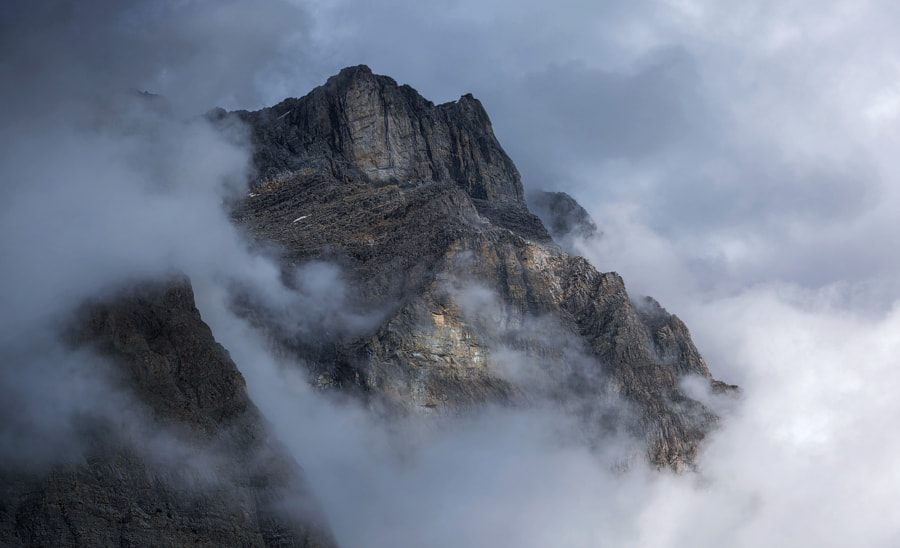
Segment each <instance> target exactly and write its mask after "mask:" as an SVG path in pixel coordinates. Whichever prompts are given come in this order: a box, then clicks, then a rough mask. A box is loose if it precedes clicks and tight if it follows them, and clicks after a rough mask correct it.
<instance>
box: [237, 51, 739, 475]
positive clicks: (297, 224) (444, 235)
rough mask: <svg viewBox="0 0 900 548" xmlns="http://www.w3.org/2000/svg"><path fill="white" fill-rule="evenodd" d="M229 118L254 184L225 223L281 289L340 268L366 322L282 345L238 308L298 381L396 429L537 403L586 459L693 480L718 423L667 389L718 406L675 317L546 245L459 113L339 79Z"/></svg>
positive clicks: (487, 128)
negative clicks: (688, 472) (246, 130)
mask: <svg viewBox="0 0 900 548" xmlns="http://www.w3.org/2000/svg"><path fill="white" fill-rule="evenodd" d="M237 115H238V116H239V117H240V118H241V119H242V120H243V121H244V122H245V123H246V124H248V125H249V126H250V128H251V132H252V133H251V137H252V140H253V144H254V147H255V154H254V161H255V165H256V169H257V178H256V179H255V181H254V182H253V184H252V192H251V193H250V195H249V196H248V197H247V198H246V199H245V200H243V201H241V202H240V203H238V204H236V206H235V207H234V210H233V219H234V221H235V222H236V223H238V224H239V225H241V226H243V227H244V228H245V229H246V230H247V231H248V233H249V234H250V235H251V236H252V237H253V238H254V239H256V240H258V241H261V242H267V243H270V244H271V243H274V244H276V245H277V246H278V248H279V249H281V250H282V251H281V253H282V255H281V258H282V260H283V263H284V265H285V270H286V272H290V269H291V268H293V267H297V266H301V265H304V264H308V263H310V262H313V261H329V262H333V263H336V264H339V265H341V267H342V269H343V272H344V273H345V275H346V276H347V277H348V283H349V284H350V286H351V287H353V288H355V290H356V293H355V296H356V299H357V302H356V303H355V306H357V307H360V308H363V309H365V308H368V309H377V310H380V311H382V315H381V316H380V317H379V318H378V321H376V322H373V324H372V325H370V326H369V327H368V328H367V329H358V330H356V331H354V332H350V331H344V332H340V333H335V332H334V331H331V332H330V333H325V332H318V333H312V334H310V333H309V332H307V333H305V334H300V333H296V332H290V330H285V329H283V328H282V327H280V326H278V325H275V323H274V322H268V323H267V320H266V318H271V316H272V315H271V314H267V313H266V312H265V311H260V310H258V309H256V310H254V309H253V306H252V305H249V304H247V305H246V306H245V307H244V313H245V314H246V315H248V317H251V318H254V321H256V322H257V323H258V325H260V326H261V327H263V328H264V329H265V328H268V329H269V331H270V333H271V334H272V336H273V338H275V339H276V340H277V341H278V344H279V346H280V347H281V348H282V349H283V350H284V352H285V353H286V354H288V355H292V356H294V357H296V358H297V359H298V360H300V361H302V362H303V363H304V364H306V366H307V367H308V368H309V370H310V374H311V378H312V379H313V382H315V383H317V384H318V385H320V386H321V387H323V388H331V389H335V390H341V391H348V392H352V393H355V394H357V395H359V396H360V397H363V398H365V399H366V400H367V401H369V402H372V403H373V404H378V405H379V407H381V406H386V407H387V408H389V409H396V410H399V411H400V412H411V413H439V414H442V413H451V414H452V413H460V412H466V411H467V410H471V409H477V408H479V407H480V406H483V405H485V404H489V403H503V404H507V405H514V406H518V405H529V402H532V403H533V402H535V401H552V402H556V403H557V404H558V405H559V406H560V407H562V408H564V409H567V410H569V411H570V412H572V413H576V414H577V415H579V416H580V417H582V418H583V420H584V422H585V431H586V432H589V433H590V434H589V437H590V438H591V439H592V440H593V441H596V442H597V443H602V442H601V441H599V440H602V439H604V438H605V436H608V435H611V434H625V435H627V436H628V437H631V438H635V437H636V438H639V439H641V440H643V443H642V444H641V446H642V448H641V449H639V450H636V452H637V453H643V454H644V455H646V458H647V459H649V460H650V461H651V462H652V463H654V464H655V465H657V466H660V467H668V468H673V469H684V468H691V467H693V466H694V464H695V460H696V457H697V451H698V445H699V443H700V441H701V440H702V439H703V437H704V435H705V434H706V433H707V432H708V431H709V429H710V428H711V427H712V425H713V424H714V423H715V422H716V420H717V419H716V417H715V415H714V414H712V413H711V412H710V411H709V410H708V409H706V408H705V407H704V406H703V405H702V404H700V403H699V402H697V401H694V400H693V399H691V398H689V397H688V396H687V395H686V394H685V393H684V392H683V391H682V390H681V389H680V388H679V381H680V379H681V378H682V377H684V376H685V375H693V376H697V377H700V378H703V379H706V381H707V382H708V383H709V385H710V386H711V387H712V388H713V389H714V390H717V391H722V390H729V389H730V387H729V386H728V385H726V384H724V383H721V382H718V381H715V380H713V379H712V377H711V375H710V372H709V370H708V369H707V366H706V363H705V362H704V361H703V358H702V357H701V356H700V354H699V352H698V351H697V349H696V348H695V347H694V345H693V343H692V341H691V337H690V333H689V331H688V329H687V327H685V325H684V324H683V323H682V322H681V321H680V320H679V319H678V318H677V317H675V316H672V315H670V314H668V313H667V312H666V311H665V310H664V309H663V308H662V307H660V306H659V304H658V303H656V301H654V300H652V299H644V300H641V301H640V302H639V303H637V304H636V303H635V302H633V301H632V299H630V298H629V295H628V294H627V292H626V290H625V285H624V283H623V281H622V279H621V277H619V276H618V275H617V274H615V273H601V272H598V271H597V270H596V269H595V268H594V267H593V266H592V265H591V264H590V263H589V262H588V261H586V260H585V259H583V258H581V257H578V256H573V255H570V254H568V253H566V252H564V251H563V250H562V248H561V247H560V246H559V245H557V244H556V243H555V242H554V241H553V239H552V238H551V237H550V234H549V233H548V231H547V230H546V229H545V227H544V224H543V223H542V221H541V220H540V219H539V218H538V217H537V216H536V215H534V214H533V213H531V212H530V211H529V209H528V206H527V204H526V201H525V198H524V196H525V194H524V191H523V188H522V184H521V180H520V176H519V173H518V171H517V170H516V168H515V166H514V164H513V162H512V161H511V160H510V158H509V157H508V156H507V155H506V153H505V152H504V151H503V149H502V148H501V146H500V144H499V143H498V141H497V139H496V137H495V136H494V133H493V130H492V128H491V123H490V120H489V118H488V116H487V114H486V112H485V110H484V108H483V107H482V105H481V103H480V102H479V101H478V100H477V99H475V98H473V97H472V96H471V95H464V96H462V97H461V98H460V99H459V100H458V101H456V102H451V103H445V104H442V105H434V104H433V103H431V102H430V101H427V100H426V99H424V98H422V96H420V95H419V94H418V93H417V92H416V91H415V90H413V89H412V88H410V87H409V86H399V85H397V83H396V82H395V81H394V80H393V79H391V78H388V77H386V76H379V75H375V74H373V73H372V72H371V70H369V68H368V67H365V66H357V67H351V68H347V69H344V70H342V71H341V72H340V74H338V75H336V76H333V77H332V78H330V79H329V80H328V82H327V83H326V84H325V85H323V86H321V87H319V88H316V89H315V90H313V91H312V92H310V93H309V94H308V95H306V96H305V97H302V98H300V99H288V100H285V101H283V102H282V103H280V104H278V105H276V106H274V107H271V108H267V109H263V110H260V111H256V112H238V113H237ZM544 202H546V203H544ZM544 202H542V203H541V205H543V206H545V207H543V209H544V210H545V211H548V212H549V215H550V218H549V219H548V221H549V223H550V226H551V227H554V229H555V231H556V232H557V233H561V232H566V233H568V232H570V231H571V230H566V227H569V229H571V228H572V226H577V227H580V229H581V230H582V231H587V232H588V233H591V234H593V232H594V231H595V230H596V227H595V226H594V225H593V222H592V221H591V220H590V218H589V216H586V213H584V210H583V209H582V208H581V207H580V206H578V205H577V203H575V202H574V200H571V198H569V197H568V196H565V195H551V194H548V195H546V198H545V200H544ZM571 212H575V213H576V215H575V217H577V218H575V219H569V220H566V219H565V218H561V215H562V216H565V215H566V214H567V213H571ZM585 217H586V218H585ZM572 223H574V225H572ZM569 225H572V226H569ZM576 236H577V234H576ZM236 300H237V301H239V304H238V306H241V304H240V303H241V302H243V303H245V304H246V303H249V302H251V301H252V299H250V298H246V299H236Z"/></svg>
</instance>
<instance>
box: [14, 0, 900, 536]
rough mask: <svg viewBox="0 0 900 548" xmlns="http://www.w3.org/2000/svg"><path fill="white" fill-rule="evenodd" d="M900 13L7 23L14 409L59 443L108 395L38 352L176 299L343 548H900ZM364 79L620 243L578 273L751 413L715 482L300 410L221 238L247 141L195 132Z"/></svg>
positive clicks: (284, 11)
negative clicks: (616, 468) (100, 320)
mask: <svg viewBox="0 0 900 548" xmlns="http://www.w3.org/2000/svg"><path fill="white" fill-rule="evenodd" d="M896 10H897V8H896V7H894V6H893V5H892V4H890V3H888V2H878V1H865V2H856V3H853V4H852V5H851V4H848V3H844V2H812V1H792V2H778V3H775V2H766V1H762V0H760V1H754V2H750V3H747V4H742V5H741V6H727V8H726V7H725V6H722V5H719V4H717V3H714V2H706V1H702V0H694V1H691V0H686V1H658V2H652V1H641V2H631V3H628V4H627V5H625V4H609V3H584V2H576V1H574V0H572V1H569V2H564V3H562V4H559V3H557V4H554V6H553V7H552V8H551V7H549V6H548V5H547V4H545V3H539V2H517V3H515V4H513V3H509V2H502V1H501V2H491V3H484V2H467V1H460V2H451V3H442V4H440V5H435V4H430V3H422V2H415V3H414V2H404V1H399V0H397V1H391V2H387V3H382V4H380V5H379V6H377V7H375V6H372V5H371V4H367V3H362V2H356V1H350V0H348V1H340V2H305V3H296V4H294V3H287V2H275V1H271V2H263V3H252V4H251V3H249V2H240V1H237V0H235V1H229V2H217V3H209V2H199V1H198V2H153V3H149V2H147V3H141V2H132V3H124V4H123V3H121V2H103V1H94V2H82V3H79V4H77V5H75V4H72V5H70V4H69V3H63V2H45V3H42V4H41V5H40V6H36V5H35V4H34V3H25V2H6V3H4V4H3V6H2V7H0V21H2V22H3V23H2V25H3V26H2V28H0V31H2V32H0V41H2V42H0V51H2V52H3V55H2V57H0V81H2V82H4V84H3V86H2V91H0V96H2V101H0V115H2V119H3V120H4V123H3V126H2V127H0V138H2V142H3V145H4V146H3V147H2V150H0V181H2V183H0V184H2V185H3V193H4V200H3V203H2V204H0V250H2V253H3V260H2V266H0V273H2V278H3V280H4V283H3V284H2V286H0V309H2V310H3V312H2V314H0V348H2V361H3V363H4V366H3V370H2V379H0V390H2V392H3V394H5V395H7V396H8V395H9V394H11V393H13V392H16V391H17V393H19V394H21V393H23V392H22V389H23V387H24V390H25V392H24V393H27V394H29V398H31V396H34V397H36V398H37V399H34V400H31V399H29V398H25V399H22V398H19V399H12V398H8V397H7V398H4V399H3V401H4V402H7V403H5V404H4V406H3V407H2V408H0V409H2V412H3V413H18V414H21V413H23V406H24V409H25V410H24V412H25V413H26V414H27V413H30V412H34V411H35V410H37V409H39V406H37V405H32V404H33V403H35V402H44V403H47V402H54V405H56V404H59V405H62V406H63V407H62V408H61V409H57V408H56V407H53V406H52V405H49V404H48V405H47V406H46V407H45V408H44V410H45V411H52V412H53V413H47V414H45V415H34V416H33V417H32V419H34V421H33V422H32V423H31V424H34V423H35V422H36V423H37V424H44V425H45V426H41V428H45V430H44V432H46V433H47V435H48V436H51V437H53V436H57V435H58V436H59V438H58V439H64V437H65V433H64V432H62V433H61V432H59V431H58V430H55V428H57V427H58V426H59V423H57V422H53V421H52V420H50V418H51V417H52V416H53V415H54V414H55V413H57V412H58V414H59V415H61V416H65V415H66V414H67V413H71V412H74V411H77V409H74V408H71V407H66V405H68V404H66V400H58V399H54V398H52V397H49V398H48V397H46V396H47V395H48V394H51V395H52V394H53V392H52V390H50V388H53V387H56V388H59V387H62V386H65V387H67V388H69V389H71V387H72V386H82V388H83V390H81V389H80V388H79V392H78V393H79V394H82V395H84V396H85V397H84V398H82V399H80V400H78V401H82V402H83V401H84V400H85V399H87V398H89V397H90V396H91V395H92V394H96V392H97V389H98V387H97V385H95V384H92V383H91V379H92V376H91V375H93V372H92V371H93V370H92V369H91V367H90V366H89V365H87V364H86V362H83V361H76V362H72V363H73V364H74V366H75V369H74V373H73V370H71V369H70V370H67V371H68V372H63V373H59V374H58V376H57V377H54V376H53V375H51V377H52V378H54V379H57V380H58V382H57V383H56V384H53V383H51V384H48V383H47V382H45V381H46V380H47V376H46V372H47V371H48V368H49V369H50V370H52V367H50V365H52V364H53V363H56V357H55V356H54V355H53V353H52V352H49V353H46V352H44V353H38V352H36V349H38V348H41V347H42V346H43V345H45V344H46V343H47V342H48V341H51V339H52V327H53V326H55V325H56V323H57V322H58V321H59V320H60V319H61V318H63V317H64V316H65V313H66V311H67V310H69V309H70V308H71V307H72V306H74V305H75V304H77V303H78V302H80V301H81V299H83V298H84V297H86V296H89V295H94V294H96V293H97V292H101V291H103V290H104V289H107V288H110V287H112V286H114V285H115V284H117V283H119V282H120V281H121V280H123V279H136V278H141V277H147V276H153V275H159V274H162V273H165V272H167V271H168V270H169V269H171V268H179V269H182V270H184V271H186V272H187V273H188V274H190V275H191V276H192V279H193V280H194V283H195V287H196V289H197V296H198V304H199V305H200V308H201V311H202V312H203V314H204V318H205V319H207V320H208V321H209V322H210V324H211V325H212V327H213V328H214V332H215V333H216V336H217V337H218V338H219V340H220V341H221V342H222V343H223V344H224V345H225V346H226V347H227V348H229V349H230V350H231V352H232V355H233V357H234V358H235V361H236V362H237V363H238V366H239V367H240V368H241V370H242V372H243V373H244V375H245V376H246V377H247V380H248V386H249V389H250V391H251V395H252V397H253V399H254V400H255V401H256V402H257V403H258V404H259V405H260V406H261V408H262V409H263V410H264V412H265V413H266V415H267V417H268V418H269V419H270V420H272V421H273V423H274V425H275V427H276V429H277V432H278V434H279V436H280V437H281V438H282V439H283V440H284V441H285V443H286V444H287V445H288V446H289V447H290V448H291V450H292V452H293V454H294V455H295V456H296V457H297V458H298V461H299V462H301V463H302V464H303V465H304V467H305V468H306V470H307V472H308V474H309V476H310V479H311V481H312V483H313V487H314V488H315V490H316V492H317V495H318V496H319V497H320V499H321V500H322V501H323V504H324V506H325V509H326V512H327V513H328V515H329V518H330V519H331V520H332V524H333V526H334V529H335V533H336V535H337V537H338V539H339V540H340V541H342V543H343V545H345V546H381V545H384V546H387V545H397V544H400V545H428V546H444V545H446V546H450V545H454V546H458V545H460V544H464V545H472V546H484V545H497V544H506V545H519V546H545V545H547V544H557V545H571V546H579V545H583V546H605V545H608V546H642V547H645V546H673V545H695V546H720V545H723V544H726V545H731V546H759V545H764V544H770V545H779V546H780V545H785V546H787V545H791V546H795V545H820V546H847V545H866V546H895V545H896V544H897V543H898V540H900V525H898V520H897V518H896V515H895V512H894V511H893V506H894V501H895V500H896V498H897V496H898V493H900V470H898V465H897V464H896V459H895V458H893V457H894V455H896V453H897V445H898V440H900V438H898V436H896V435H894V434H893V433H892V429H891V421H892V419H893V417H896V416H897V415H898V412H900V409H898V404H897V402H896V398H894V397H892V387H894V386H897V385H898V383H900V377H898V374H897V372H896V371H897V356H898V346H900V340H898V336H897V335H896V334H897V333H900V306H898V300H900V299H898V297H900V287H898V285H897V280H898V279H900V276H898V274H900V263H898V255H897V253H896V251H895V250H894V249H893V247H892V243H893V241H894V240H895V237H894V234H896V233H897V229H898V228H900V226H898V221H897V219H898V217H897V215H896V211H897V210H898V205H900V196H898V191H897V188H900V187H898V185H897V184H896V180H897V176H898V167H900V164H898V161H897V160H896V154H895V152H894V150H893V148H894V147H895V143H896V142H897V138H898V137H900V135H898V134H897V132H898V127H900V126H898V124H897V123H896V121H897V117H898V115H900V91H898V90H900V88H898V77H900V74H898V67H897V64H896V62H895V60H894V59H893V58H892V55H891V52H893V51H896V49H897V48H896V47H895V46H898V45H900V44H898V43H897V42H898V40H900V38H898V37H900V33H897V32H896V30H897V28H896V23H895V21H897V20H898V18H897V13H895V12H896ZM360 62H365V63H368V64H370V65H371V66H372V67H373V69H375V70H376V72H380V73H385V74H389V75H391V76H393V77H394V78H396V79H397V80H398V81H400V82H408V83H410V84H411V85H413V86H414V87H416V88H417V89H419V90H420V91H421V92H422V93H423V94H424V95H425V96H426V97H429V98H431V99H433V100H435V101H444V100H451V99H455V98H456V97H457V96H459V95H461V94H462V93H465V92H470V91H471V92H473V93H475V95H476V96H478V97H479V98H480V99H482V101H483V102H484V104H485V106H486V108H487V110H488V112H489V113H490V114H491V117H492V120H493V123H494V128H495V131H496V132H497V134H498V137H499V138H500V140H501V142H502V143H503V145H504V147H506V149H507V151H508V152H509V153H510V155H511V157H512V158H513V160H514V161H516V162H517V165H518V166H519V167H520V170H521V171H522V173H523V179H524V181H525V184H526V186H527V187H531V188H553V189H559V190H565V191H567V192H569V193H570V194H572V195H573V196H575V197H576V198H577V199H579V201H581V202H582V203H583V204H584V205H585V206H586V207H587V208H588V209H589V210H590V211H591V213H592V214H593V215H594V217H595V219H596V221H597V222H598V224H599V225H600V228H601V230H602V231H603V232H604V236H603V237H602V238H601V239H600V240H596V241H589V242H583V243H582V250H583V252H584V253H585V255H586V256H588V257H589V258H590V259H591V260H592V262H593V263H594V264H595V265H596V266H597V268H598V269H600V270H617V271H619V272H621V273H622V274H623V276H624V278H625V280H626V283H628V284H629V288H630V289H631V290H632V292H633V293H634V294H635V295H637V294H643V293H649V294H652V295H654V296H656V297H657V298H658V299H659V300H660V301H661V302H662V304H663V305H664V306H666V307H667V308H668V309H669V310H670V311H672V312H675V313H676V314H678V315H679V316H681V317H682V318H683V319H684V320H685V321H686V323H687V324H688V325H689V326H690V327H691V329H692V331H693V334H694V338H695V341H696V342H697V344H698V347H699V348H700V350H701V352H703V353H704V355H705V357H706V359H707V361H708V363H709V365H710V368H711V370H712V371H713V373H714V375H716V376H717V377H719V378H722V379H724V380H726V381H728V382H737V383H739V384H741V385H742V386H743V390H744V396H743V399H742V401H741V402H740V404H739V405H738V406H737V407H736V408H734V409H731V410H727V409H726V410H724V412H725V413H726V414H725V420H724V422H723V427H722V428H721V429H720V430H719V431H718V432H717V433H716V434H714V435H713V436H712V438H711V439H710V441H709V444H708V445H707V447H706V452H705V456H704V460H703V464H702V469H701V472H700V473H699V474H697V475H695V476H680V477H672V476H668V475H664V474H663V475H659V474H651V473H646V472H645V471H643V470H635V471H633V472H632V473H630V474H626V475H616V474H612V473H610V472H609V470H608V469H607V468H605V467H603V466H602V465H600V464H598V462H597V460H596V459H595V458H593V456H592V455H591V454H590V453H589V452H588V451H587V450H585V449H584V448H583V447H581V446H578V445H577V444H567V443H563V442H561V441H560V438H559V437H558V436H557V435H556V434H557V433H558V432H559V430H560V429H562V430H565V429H566V428H570V427H571V425H568V424H567V422H566V421H567V420H568V419H566V417H565V416H560V415H558V414H555V413H554V412H553V410H550V409H542V410H539V412H538V411H536V412H534V413H525V412H523V413H513V412H509V411H492V412H488V413H486V414H485V415H483V416H479V417H475V418H473V419H472V420H471V422H470V423H469V424H466V425H464V426H456V427H449V428H444V429H438V430H432V429H429V428H426V427H423V426H421V425H416V424H413V425H405V426H403V427H400V428H394V429H392V428H389V427H387V426H385V425H383V424H380V423H378V422H377V421H374V422H373V419H372V418H371V417H369V416H367V415H366V414H365V413H364V412H363V411H362V410H360V409H357V408H354V407H352V406H347V405H337V404H334V403H333V402H331V401H329V400H327V399H323V398H322V397H321V396H320V395H318V394H317V393H315V392H313V391H311V390H310V389H309V388H308V387H307V386H306V385H305V384H304V382H302V381H301V379H299V378H297V376H296V375H294V374H293V373H291V369H290V368H285V366H284V364H282V363H279V362H278V361H277V360H276V359H275V358H273V357H272V356H271V355H270V351H269V350H270V349H269V348H267V346H266V344H265V343H264V341H260V340H259V339H258V338H257V335H256V334H255V332H254V331H253V329H252V328H250V327H249V326H248V325H246V324H245V323H244V322H243V321H242V320H240V319H238V318H236V317H235V316H234V315H233V314H232V313H231V311H230V310H229V308H228V305H227V298H226V293H227V292H226V287H228V286H229V284H230V283H232V282H233V280H234V279H238V280H240V281H242V282H245V283H252V284H253V285H254V287H266V288H269V289H268V290H269V291H272V292H273V293H274V295H270V297H271V298H272V299H273V300H275V301H277V300H278V297H279V295H285V296H287V295H291V290H289V289H286V288H284V287H283V286H282V285H281V281H280V271H279V269H278V268H277V267H275V266H274V265H273V264H272V263H271V262H270V261H268V260H267V259H265V258H264V257H260V256H257V255H253V254H250V253H248V252H247V250H246V244H245V243H244V241H243V240H242V239H241V237H240V235H239V234H237V233H236V232H235V230H234V229H233V228H232V227H231V225H230V224H229V222H228V220H227V218H226V216H225V215H224V213H223V210H222V208H221V201H222V200H223V199H227V198H228V197H229V196H231V195H233V193H234V192H238V191H242V184H243V182H244V177H245V175H246V170H247V162H248V155H247V150H246V146H245V142H244V140H243V136H242V133H241V131H240V129H239V128H235V129H234V131H232V132H228V133H225V134H223V133H221V132H220V131H217V130H214V129H213V128H211V127H210V126H209V125H208V124H207V123H206V122H204V121H203V120H202V119H201V118H195V116H197V115H199V114H201V113H202V112H203V111H205V110H206V109H208V108H211V107H213V106H216V105H219V106H224V107H228V108H232V107H241V108H256V107H258V106H262V105H265V104H273V103H275V102H276V101H278V100H280V99H282V98H283V97H284V96H289V95H294V96H296V95H302V94H304V93H305V92H306V91H308V90H309V89H310V88H311V87H312V85H315V84H317V83H320V82H322V81H324V79H325V77H327V76H328V75H330V74H332V73H334V72H336V71H337V70H338V69H339V68H340V67H341V66H344V65H351V64H357V63H360ZM13 83H14V85H13ZM132 89H137V90H147V91H150V92H154V93H160V94H162V95H163V96H164V97H165V99H164V102H160V101H162V100H152V99H150V98H148V97H146V96H141V95H139V94H135V93H132V92H130V91H129V90H132ZM325 268H327V267H325ZM301 274H302V273H301ZM313 274H315V272H313ZM337 289H340V286H337ZM291 298H293V299H300V301H302V294H301V297H297V296H296V295H294V296H293V297H291ZM312 306H315V303H314V302H313V303H312ZM322 313H323V316H322V317H325V318H332V319H333V318H336V320H335V321H340V318H342V316H341V315H340V314H337V313H335V311H333V310H329V309H328V308H327V307H325V308H324V309H323V312H322ZM8 364H15V366H14V367H11V366H10V365H8ZM70 374H74V375H75V377H76V378H77V379H80V380H81V381H84V382H86V384H84V385H78V384H74V385H73V383H72V382H71V377H70V376H67V375H70ZM54 375H57V374H56V373H54ZM54 382H56V381H54ZM41 393H43V394H44V396H42V397H39V398H38V396H39V395H40V394H41ZM8 402H17V403H16V405H15V406H12V405H10V404H9V403H8ZM22 402H24V403H22ZM20 403H21V404H22V405H19V404H20ZM713 403H715V402H713ZM72 405H73V406H74V405H76V404H75V403H73V404H72ZM73 409H74V410H73ZM45 419H47V420H49V421H50V422H46V423H42V422H41V421H44V420H45ZM6 424H7V426H5V427H4V428H5V430H4V432H3V434H4V436H9V435H13V436H16V437H15V438H14V439H16V440H17V443H20V444H21V442H22V440H23V439H26V440H27V439H28V436H29V435H30V434H28V433H27V432H25V433H24V438H23V437H22V436H23V432H22V430H15V429H11V428H10V427H9V424H10V423H6ZM21 424H29V423H28V421H25V422H24V423H21ZM7 439H9V438H7ZM54 439H57V438H54ZM20 447H24V446H22V445H20ZM28 447H33V448H34V449H35V451H39V452H40V451H45V452H50V453H52V452H55V451H57V450H58V448H54V447H52V446H50V447H47V446H44V445H41V444H35V445H33V446H28Z"/></svg>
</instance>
